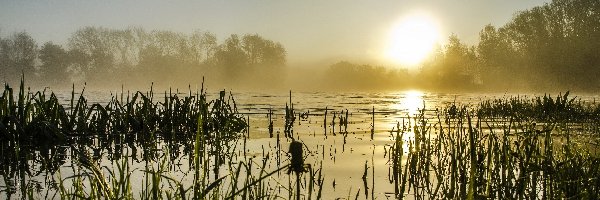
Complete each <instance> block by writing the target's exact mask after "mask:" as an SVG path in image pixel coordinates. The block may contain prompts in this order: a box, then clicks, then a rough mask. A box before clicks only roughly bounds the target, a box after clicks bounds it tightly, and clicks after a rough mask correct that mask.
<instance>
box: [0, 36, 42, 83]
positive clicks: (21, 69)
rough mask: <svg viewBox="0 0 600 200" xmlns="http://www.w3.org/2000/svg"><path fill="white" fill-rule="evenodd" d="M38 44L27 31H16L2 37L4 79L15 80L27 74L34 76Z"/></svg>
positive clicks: (0, 58) (0, 50)
mask: <svg viewBox="0 0 600 200" xmlns="http://www.w3.org/2000/svg"><path fill="white" fill-rule="evenodd" d="M36 58H37V45H36V43H35V41H34V40H33V38H31V36H30V35H29V34H28V33H27V32H18V33H14V34H12V35H11V36H9V37H8V38H1V39H0V71H2V77H0V78H2V79H4V80H5V81H8V82H15V81H18V80H19V79H20V78H21V74H24V75H25V76H34V72H35V68H34V67H35V59H36Z"/></svg>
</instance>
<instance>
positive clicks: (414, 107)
mask: <svg viewBox="0 0 600 200" xmlns="http://www.w3.org/2000/svg"><path fill="white" fill-rule="evenodd" d="M423 107H424V103H423V92H421V91H418V90H410V91H406V92H404V95H403V98H402V99H400V104H399V105H398V108H399V109H401V110H404V111H406V112H407V113H408V114H409V115H410V116H414V115H416V114H418V113H419V109H423Z"/></svg>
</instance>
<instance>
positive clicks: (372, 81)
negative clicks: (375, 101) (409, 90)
mask: <svg viewBox="0 0 600 200" xmlns="http://www.w3.org/2000/svg"><path fill="white" fill-rule="evenodd" d="M325 74H326V76H325V77H326V78H325V83H326V84H325V85H326V86H327V88H328V89H343V90H348V89H349V90H373V89H383V90H387V89H398V88H401V87H406V86H408V85H409V84H410V83H411V76H410V75H409V73H408V70H406V69H390V68H386V67H383V66H372V65H360V64H354V63H350V62H347V61H341V62H338V63H336V64H333V65H331V66H330V67H329V68H328V69H327V71H326V72H325Z"/></svg>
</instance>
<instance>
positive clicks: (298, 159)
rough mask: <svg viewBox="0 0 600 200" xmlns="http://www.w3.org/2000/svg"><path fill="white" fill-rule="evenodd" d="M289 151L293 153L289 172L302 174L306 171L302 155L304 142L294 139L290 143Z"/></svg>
mask: <svg viewBox="0 0 600 200" xmlns="http://www.w3.org/2000/svg"><path fill="white" fill-rule="evenodd" d="M288 153H290V154H292V163H291V165H290V168H289V170H288V174H289V173H290V172H292V171H293V172H295V173H296V174H300V173H302V172H304V157H303V155H302V142H299V141H292V143H291V144H290V150H289V151H288Z"/></svg>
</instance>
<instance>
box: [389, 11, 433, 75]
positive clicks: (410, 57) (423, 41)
mask: <svg viewBox="0 0 600 200" xmlns="http://www.w3.org/2000/svg"><path fill="white" fill-rule="evenodd" d="M439 37H440V32H439V30H438V25H437V24H436V23H435V20H433V19H432V18H431V17H429V16H427V15H424V14H413V15H410V16H407V17H405V18H403V19H402V20H400V21H399V22H398V23H397V24H396V25H395V26H393V27H392V30H391V32H390V36H389V39H388V47H387V49H386V52H385V54H386V55H385V56H386V57H387V59H389V60H390V61H392V62H395V63H398V64H402V65H408V66H412V65H416V64H419V63H421V62H422V61H423V60H424V59H425V58H426V57H427V56H428V55H429V54H430V53H431V52H432V51H433V49H434V48H435V45H436V43H437V42H438V40H439Z"/></svg>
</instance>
